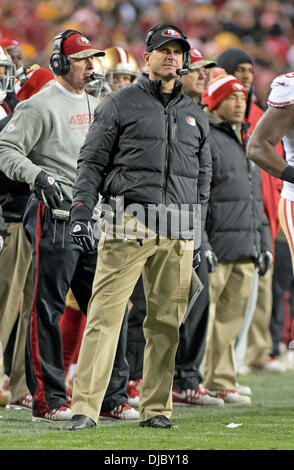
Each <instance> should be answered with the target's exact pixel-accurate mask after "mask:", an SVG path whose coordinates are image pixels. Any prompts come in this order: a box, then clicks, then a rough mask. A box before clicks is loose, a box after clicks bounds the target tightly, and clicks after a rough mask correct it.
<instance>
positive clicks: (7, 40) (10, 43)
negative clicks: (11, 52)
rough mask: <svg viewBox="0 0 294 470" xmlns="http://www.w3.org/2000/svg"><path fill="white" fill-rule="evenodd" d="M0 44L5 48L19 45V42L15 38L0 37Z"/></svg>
mask: <svg viewBox="0 0 294 470" xmlns="http://www.w3.org/2000/svg"><path fill="white" fill-rule="evenodd" d="M0 46H1V47H4V49H6V48H7V47H19V46H20V43H19V42H18V41H17V40H16V39H11V38H7V37H6V38H2V39H0Z"/></svg>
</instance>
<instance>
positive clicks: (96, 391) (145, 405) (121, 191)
mask: <svg viewBox="0 0 294 470" xmlns="http://www.w3.org/2000/svg"><path fill="white" fill-rule="evenodd" d="M146 45H147V48H146V49H147V50H146V53H145V55H144V59H145V64H146V66H147V67H148V68H149V70H150V74H149V77H148V76H143V77H141V78H140V79H139V80H138V82H137V83H135V84H132V85H131V86H129V87H127V88H125V89H123V90H120V91H118V92H115V93H112V94H110V95H108V96H106V97H105V98H104V99H103V100H102V102H101V104H100V106H99V107H98V108H97V109H96V112H95V113H96V114H95V120H94V122H93V124H92V126H91V128H90V131H89V134H88V137H87V139H86V141H85V143H84V145H83V147H82V149H81V153H80V158H79V161H78V175H77V180H76V183H75V187H74V198H73V208H72V212H71V220H72V235H73V236H74V238H75V240H76V241H77V242H78V243H81V244H82V245H84V246H88V247H89V248H91V246H92V237H91V227H90V223H89V219H90V216H91V212H92V210H93V208H94V206H95V204H96V202H97V198H98V193H101V194H102V195H103V197H104V200H105V202H106V203H107V205H106V206H104V208H105V211H104V212H105V213H106V215H105V217H104V220H103V221H104V225H103V227H102V228H103V232H102V236H101V239H100V243H99V252H100V256H99V260H98V264H97V269H96V275H95V280H94V283H93V293H92V298H91V300H90V303H89V311H88V318H87V324H86V328H85V333H84V337H83V341H82V345H81V349H80V354H79V359H78V366H77V370H76V373H75V377H74V388H73V390H74V393H73V401H72V412H73V418H72V421H71V423H70V424H69V425H67V426H66V428H67V429H70V430H77V429H84V428H88V427H92V426H95V425H96V423H97V420H98V417H99V411H100V407H101V402H102V399H103V396H104V393H105V390H106V387H107V384H108V381H109V378H110V373H111V369H112V365H113V360H114V355H115V348H116V344H117V340H118V334H119V330H120V325H121V322H122V319H123V316H124V312H125V308H126V304H127V302H128V299H129V297H130V295H131V293H132V290H133V288H134V286H135V284H136V282H137V280H138V279H139V277H140V275H141V273H143V281H144V289H145V293H146V299H147V315H146V319H145V322H144V326H143V328H144V335H145V338H146V347H145V354H144V372H143V384H142V390H141V396H140V407H139V413H140V426H149V427H160V428H171V427H174V426H175V425H174V424H173V423H172V422H171V421H170V420H169V418H170V416H171V413H172V393H171V391H172V381H173V375H174V359H175V354H176V349H177V345H178V339H179V326H180V324H181V322H182V320H183V318H184V315H185V311H186V307H187V303H188V296H189V290H190V283H191V275H192V260H193V249H194V238H195V231H196V230H197V231H198V233H199V232H200V231H201V227H200V226H201V223H200V222H198V223H196V218H197V217H195V213H196V212H197V208H198V203H200V206H201V213H202V214H201V216H202V217H201V218H202V224H204V221H205V217H206V207H207V203H208V199H209V191H210V180H211V155H210V149H209V146H208V141H207V136H208V122H207V119H206V117H205V116H204V115H203V113H202V112H201V113H200V112H199V108H198V107H197V106H196V105H195V104H194V103H193V101H192V100H191V99H190V98H188V97H187V96H186V95H185V94H184V90H183V88H182V85H181V84H180V83H179V82H178V81H177V80H176V77H177V71H179V70H180V69H182V68H183V55H184V54H185V53H186V52H188V51H189V49H190V45H189V43H188V42H187V40H186V36H185V35H184V34H183V33H182V31H181V30H179V29H178V28H177V27H175V26H173V25H159V26H157V27H155V28H152V30H150V32H149V33H148V35H147V38H146ZM120 204H121V207H120ZM109 207H110V209H109V214H108V216H107V211H108V208H109ZM120 208H121V209H122V211H120ZM111 209H113V210H114V211H115V221H114V224H113V225H112V220H111V218H110V214H111ZM124 209H125V211H124ZM153 209H155V212H156V213H155V215H154V212H152V211H153ZM151 212H152V215H153V216H154V218H153V217H152V216H151V217H149V216H150V214H151ZM168 212H169V214H168V215H169V217H166V215H167V213H168ZM136 214H137V215H136ZM134 215H135V218H134ZM199 218H200V217H199ZM123 219H124V220H123ZM150 219H152V223H151V224H150ZM184 219H185V220H186V221H187V222H188V223H187V224H186V225H185V227H184V226H183V224H182V222H183V221H184ZM175 220H176V221H177V222H181V223H180V224H178V223H176V222H175ZM163 221H165V222H167V223H166V224H164V223H163ZM148 222H149V225H148ZM151 225H152V227H151ZM111 232H112V233H111ZM199 244H200V240H198V245H197V243H196V246H195V247H196V248H198V247H199ZM98 307H99V308H98ZM97 308H98V310H97ZM98 311H99V313H98Z"/></svg>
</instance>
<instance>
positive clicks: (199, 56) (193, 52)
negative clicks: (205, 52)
mask: <svg viewBox="0 0 294 470" xmlns="http://www.w3.org/2000/svg"><path fill="white" fill-rule="evenodd" d="M190 56H191V57H195V58H197V59H203V56H202V54H201V52H200V51H198V49H190Z"/></svg>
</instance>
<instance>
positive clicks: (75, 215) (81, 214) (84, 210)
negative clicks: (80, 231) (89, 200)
mask: <svg viewBox="0 0 294 470" xmlns="http://www.w3.org/2000/svg"><path fill="white" fill-rule="evenodd" d="M91 217H92V212H91V210H90V209H89V207H87V206H85V204H82V203H80V204H77V205H75V206H73V207H72V209H71V211H70V221H71V223H72V222H74V221H75V220H86V221H88V220H90V219H91Z"/></svg>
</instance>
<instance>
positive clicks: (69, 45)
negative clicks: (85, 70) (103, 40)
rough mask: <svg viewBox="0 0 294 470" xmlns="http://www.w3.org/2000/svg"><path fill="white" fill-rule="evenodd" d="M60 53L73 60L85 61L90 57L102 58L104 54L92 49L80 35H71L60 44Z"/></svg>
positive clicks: (87, 41) (88, 42)
mask: <svg viewBox="0 0 294 470" xmlns="http://www.w3.org/2000/svg"><path fill="white" fill-rule="evenodd" d="M62 52H63V54H64V55H66V56H67V57H71V58H73V59H86V58H87V57H92V56H104V55H105V52H103V51H99V50H97V49H93V47H92V44H91V43H90V41H89V40H88V39H87V38H86V37H85V36H82V35H81V34H71V35H70V36H69V37H68V38H67V39H65V40H64V41H63V43H62Z"/></svg>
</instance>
